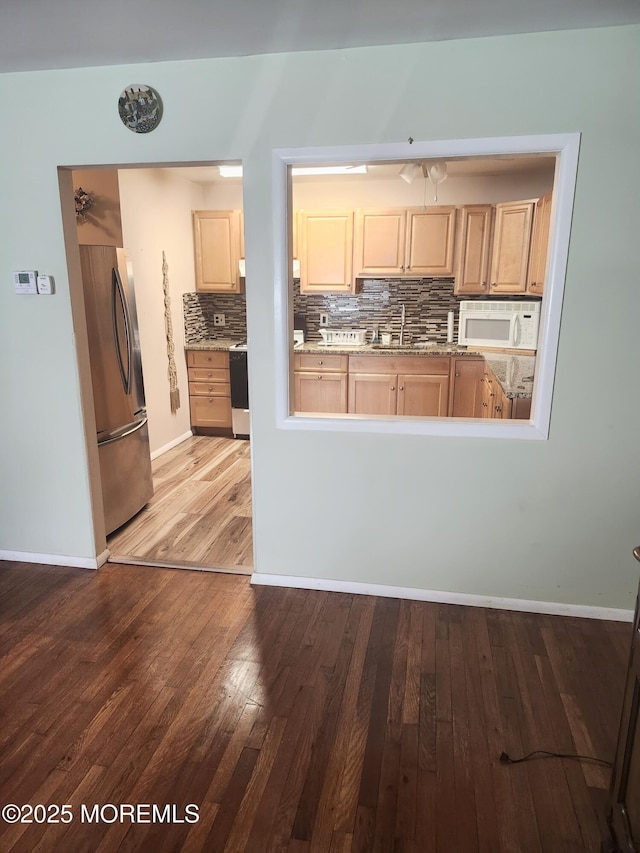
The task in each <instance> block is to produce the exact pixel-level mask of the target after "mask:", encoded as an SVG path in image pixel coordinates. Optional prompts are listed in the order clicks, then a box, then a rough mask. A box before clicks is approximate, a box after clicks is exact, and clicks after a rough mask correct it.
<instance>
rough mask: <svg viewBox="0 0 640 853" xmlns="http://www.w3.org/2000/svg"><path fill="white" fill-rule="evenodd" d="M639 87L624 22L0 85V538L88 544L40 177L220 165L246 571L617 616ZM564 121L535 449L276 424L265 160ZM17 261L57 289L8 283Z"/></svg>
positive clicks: (626, 570) (5, 80)
mask: <svg viewBox="0 0 640 853" xmlns="http://www.w3.org/2000/svg"><path fill="white" fill-rule="evenodd" d="M639 79H640V28H637V27H629V28H614V29H608V30H589V31H583V32H567V33H549V34H541V35H531V36H517V37H506V38H498V39H478V40H471V41H461V42H443V43H437V44H428V45H409V46H402V47H385V48H375V49H360V50H352V51H338V52H322V53H310V54H295V55H288V56H269V57H254V58H243V59H231V60H221V61H201V62H177V63H159V64H153V65H148V66H132V67H118V68H99V69H81V70H72V71H61V72H53V73H47V74H22V75H3V76H2V77H0V102H1V103H2V105H3V113H4V115H5V116H7V117H10V119H11V125H10V131H11V132H10V133H8V134H7V133H5V134H4V139H3V157H2V159H1V160H0V170H1V173H0V174H1V175H2V189H3V191H2V202H1V206H0V211H1V214H0V225H1V228H2V234H3V240H2V243H1V245H0V269H1V270H2V279H3V281H4V286H3V287H2V288H1V289H0V318H1V319H0V322H1V323H2V335H1V336H0V341H1V343H0V346H1V347H2V365H3V366H2V371H3V389H2V407H3V417H2V431H3V439H4V441H3V454H4V456H3V460H4V461H3V478H2V479H3V488H2V490H1V493H0V501H1V504H0V517H1V518H2V533H1V536H0V549H6V550H17V551H19V550H23V551H30V552H42V553H50V554H70V555H80V556H82V555H85V556H86V555H90V554H92V553H93V551H92V548H93V543H92V535H91V532H90V528H91V525H90V521H89V510H88V487H87V475H86V466H85V454H84V451H83V449H82V425H81V417H80V407H79V396H78V381H77V374H76V366H75V356H74V348H73V338H72V328H71V319H70V308H69V296H68V290H67V282H66V277H65V270H66V266H65V253H64V245H63V241H62V232H61V224H60V209H59V201H58V189H57V179H56V166H58V165H59V164H68V165H77V166H82V165H92V164H96V163H112V164H113V163H115V164H117V163H134V162H154V161H155V162H170V161H188V160H208V159H222V158H229V159H237V158H241V159H243V160H244V163H245V178H244V182H243V183H244V208H245V234H246V256H247V267H248V269H250V270H251V271H252V275H251V277H250V278H249V279H248V322H249V333H250V336H251V341H252V353H253V357H252V362H251V380H252V414H253V425H254V441H253V451H254V485H255V503H254V516H255V518H254V522H255V525H254V526H255V539H256V544H257V556H258V561H257V565H256V569H257V570H258V571H260V572H265V573H266V572H271V573H276V574H291V575H308V576H311V577H329V578H340V579H344V580H353V581H361V582H373V583H383V584H384V583H387V584H393V585H403V586H408V587H424V588H427V589H443V590H452V591H464V592H469V593H479V594H486V595H497V596H507V597H523V598H532V599H544V600H549V601H558V602H571V603H582V604H593V605H603V606H611V607H623V608H628V607H631V606H632V604H633V594H634V590H635V587H636V584H637V573H636V571H635V564H634V561H633V559H632V557H631V549H632V547H633V546H634V545H636V544H638V541H639V537H640V529H639V525H638V507H639V503H638V497H639V495H638V491H639V489H638V441H637V438H636V436H637V432H638V424H639V423H640V411H639V409H640V399H639V395H638V392H637V372H638V371H637V364H638V344H637V340H638V336H637V332H636V327H635V324H636V318H637V315H638V309H639V307H640V306H639V305H638V299H639V298H638V293H639V289H638V285H637V277H638V273H637V254H638V253H637V241H638V236H637V233H638V215H637V211H638V199H639V198H640V172H639V169H640V167H639V165H638V163H639V158H638V151H639V150H640V145H639V143H640V126H639V122H640V109H639V107H640V103H639V91H640V89H639V87H638V85H637V83H638V80H639ZM136 82H144V83H150V84H152V85H154V86H155V87H156V88H157V89H158V90H159V91H160V93H161V95H162V97H163V100H164V104H165V115H164V118H163V121H162V124H161V125H160V127H159V128H158V130H157V131H155V132H154V133H153V134H151V135H150V136H148V137H145V136H137V135H135V134H133V133H131V132H129V131H127V130H126V129H125V128H124V127H123V126H122V125H121V124H120V122H119V119H118V117H117V110H116V103H117V96H118V94H119V92H120V90H121V89H122V88H123V86H124V85H125V84H129V83H136ZM574 131H579V132H581V133H582V144H581V153H580V165H579V172H578V183H577V191H576V203H575V210H574V217H573V230H572V237H571V245H570V252H569V263H568V273H567V281H566V289H565V300H564V311H563V319H562V328H561V334H560V344H559V357H558V366H557V374H556V387H555V396H554V404H553V411H552V417H551V434H550V439H549V440H548V441H546V442H526V441H497V440H490V439H487V440H480V439H475V440H466V439H465V440H453V439H445V438H425V437H418V436H410V437H405V438H400V437H394V436H389V435H362V436H355V435H342V434H338V433H333V434H323V433H318V432H311V433H292V432H282V431H278V430H276V429H275V426H274V424H275V405H274V392H273V384H274V346H273V340H272V327H273V324H272V315H273V271H272V270H273V268H272V259H273V249H272V243H271V229H270V222H271V208H272V186H271V171H270V170H271V149H272V148H274V147H294V146H320V145H348V144H359V143H370V142H400V141H404V140H406V139H407V137H409V136H412V137H414V138H415V139H448V138H456V137H475V136H501V135H518V134H529V133H531V134H540V133H560V132H574ZM30 266H32V267H37V268H39V269H40V270H41V271H46V272H49V273H51V274H53V275H55V276H56V280H57V283H58V294H57V295H56V296H55V297H53V298H51V299H46V298H35V297H34V298H27V297H17V296H14V295H13V294H12V292H11V287H10V281H11V279H10V273H11V271H12V270H13V269H16V268H23V267H30ZM9 353H10V354H11V365H10V367H9ZM7 456H8V459H7V458H6V457H7ZM463 470H464V471H466V472H467V477H468V480H467V484H466V485H463V484H462V483H461V480H460V475H461V472H462V471H463ZM63 493H66V495H67V498H66V499H65V500H62V495H63Z"/></svg>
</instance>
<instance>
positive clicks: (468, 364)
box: [449, 356, 484, 418]
mask: <svg viewBox="0 0 640 853" xmlns="http://www.w3.org/2000/svg"><path fill="white" fill-rule="evenodd" d="M483 372H484V359H482V358H471V356H465V357H464V358H452V359H451V406H450V410H449V414H450V415H451V417H452V418H479V417H481V416H482V378H483Z"/></svg>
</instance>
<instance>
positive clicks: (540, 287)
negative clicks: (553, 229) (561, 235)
mask: <svg viewBox="0 0 640 853" xmlns="http://www.w3.org/2000/svg"><path fill="white" fill-rule="evenodd" d="M550 226H551V193H547V194H546V195H543V196H542V198H540V199H538V201H537V203H536V206H535V210H534V213H533V234H532V237H531V254H530V256H529V276H528V281H527V293H531V294H533V295H535V296H542V294H543V292H544V279H545V272H546V268H547V250H548V245H549V229H550Z"/></svg>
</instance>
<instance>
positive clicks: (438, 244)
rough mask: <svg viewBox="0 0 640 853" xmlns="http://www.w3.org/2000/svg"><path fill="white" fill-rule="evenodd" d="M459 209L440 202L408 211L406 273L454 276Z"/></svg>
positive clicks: (411, 274) (408, 274) (409, 274)
mask: <svg viewBox="0 0 640 853" xmlns="http://www.w3.org/2000/svg"><path fill="white" fill-rule="evenodd" d="M455 233H456V208H455V207H453V206H445V205H437V206H435V207H428V208H427V209H426V210H423V209H422V208H421V207H420V208H415V209H411V208H410V209H409V210H408V211H407V238H406V250H405V275H407V276H412V277H413V276H450V275H453V249H454V243H455Z"/></svg>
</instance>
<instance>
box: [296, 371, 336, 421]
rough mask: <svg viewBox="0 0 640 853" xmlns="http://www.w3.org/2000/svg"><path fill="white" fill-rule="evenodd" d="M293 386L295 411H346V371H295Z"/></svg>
mask: <svg viewBox="0 0 640 853" xmlns="http://www.w3.org/2000/svg"><path fill="white" fill-rule="evenodd" d="M293 386H294V396H295V400H294V410H295V411H296V412H321V413H323V414H332V413H333V414H345V413H346V411H347V374H346V373H309V372H304V371H296V372H295V373H294V377H293Z"/></svg>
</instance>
